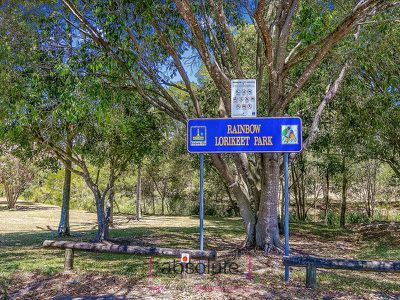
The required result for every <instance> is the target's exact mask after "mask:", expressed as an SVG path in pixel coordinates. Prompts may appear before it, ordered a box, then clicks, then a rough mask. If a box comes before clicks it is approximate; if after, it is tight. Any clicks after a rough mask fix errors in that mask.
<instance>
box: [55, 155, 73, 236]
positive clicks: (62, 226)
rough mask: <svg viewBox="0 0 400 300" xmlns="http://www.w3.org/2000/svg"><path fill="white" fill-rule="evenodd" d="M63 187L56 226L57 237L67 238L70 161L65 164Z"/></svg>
mask: <svg viewBox="0 0 400 300" xmlns="http://www.w3.org/2000/svg"><path fill="white" fill-rule="evenodd" d="M64 169H65V171H64V186H63V195H62V206H61V217H60V223H59V225H58V236H69V235H70V227H69V202H70V198H71V175H72V174H71V161H68V162H67V163H66V164H65V168H64Z"/></svg>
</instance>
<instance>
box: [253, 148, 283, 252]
mask: <svg viewBox="0 0 400 300" xmlns="http://www.w3.org/2000/svg"><path fill="white" fill-rule="evenodd" d="M261 157H262V177H261V201H260V208H259V211H258V218H257V224H256V246H257V247H258V248H261V249H264V253H265V254H268V253H269V252H270V251H272V250H278V251H281V250H282V249H283V246H282V242H281V241H280V239H279V228H278V189H279V166H280V165H279V155H278V154H276V153H272V154H261Z"/></svg>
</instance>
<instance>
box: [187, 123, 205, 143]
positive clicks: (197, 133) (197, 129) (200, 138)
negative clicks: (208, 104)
mask: <svg viewBox="0 0 400 300" xmlns="http://www.w3.org/2000/svg"><path fill="white" fill-rule="evenodd" d="M190 145H191V146H206V145H207V128H206V127H205V126H192V127H190Z"/></svg>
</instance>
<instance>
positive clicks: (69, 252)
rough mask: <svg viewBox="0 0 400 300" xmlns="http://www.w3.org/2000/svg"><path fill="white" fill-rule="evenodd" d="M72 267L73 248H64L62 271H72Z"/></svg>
mask: <svg viewBox="0 0 400 300" xmlns="http://www.w3.org/2000/svg"><path fill="white" fill-rule="evenodd" d="M73 268H74V249H68V248H67V249H65V260H64V271H72V270H73Z"/></svg>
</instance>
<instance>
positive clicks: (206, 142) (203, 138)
mask: <svg viewBox="0 0 400 300" xmlns="http://www.w3.org/2000/svg"><path fill="white" fill-rule="evenodd" d="M187 149H188V152H190V153H200V211H199V215H200V251H203V218H204V216H203V215H204V202H203V201H204V186H203V185H204V153H267V152H273V153H284V173H285V193H284V196H285V200H284V201H285V203H284V204H285V255H286V256H288V255H289V171H288V168H289V153H293V152H300V151H301V150H302V126H301V119H300V118H297V117H280V118H251V117H247V118H223V119H220V118H216V119H204V118H202V119H191V120H188V124H187ZM200 263H201V264H200V270H201V272H203V271H202V270H203V268H204V265H203V264H202V260H200ZM288 280H289V267H287V266H286V267H285V281H286V282H288Z"/></svg>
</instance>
